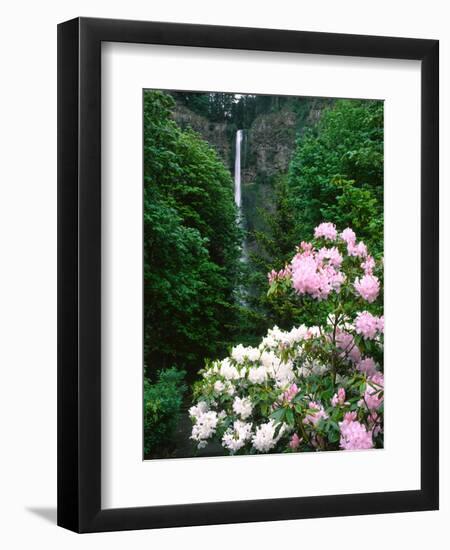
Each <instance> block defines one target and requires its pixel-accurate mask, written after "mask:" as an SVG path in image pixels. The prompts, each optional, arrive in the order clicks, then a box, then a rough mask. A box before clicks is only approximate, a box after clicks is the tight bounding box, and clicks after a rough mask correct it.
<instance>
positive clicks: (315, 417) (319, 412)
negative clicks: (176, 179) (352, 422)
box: [303, 401, 328, 426]
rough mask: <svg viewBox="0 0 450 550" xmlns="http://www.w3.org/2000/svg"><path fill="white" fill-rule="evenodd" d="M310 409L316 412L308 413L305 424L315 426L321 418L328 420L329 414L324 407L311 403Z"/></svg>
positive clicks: (304, 420) (314, 402)
mask: <svg viewBox="0 0 450 550" xmlns="http://www.w3.org/2000/svg"><path fill="white" fill-rule="evenodd" d="M308 408H309V409H314V412H310V413H308V414H307V415H306V416H305V418H304V419H303V423H304V424H311V425H313V426H315V425H316V424H317V423H318V422H319V420H320V419H321V418H323V419H324V420H326V419H327V418H328V415H327V413H326V412H325V411H324V409H323V407H322V405H321V404H320V403H317V402H316V401H310V402H309V405H308Z"/></svg>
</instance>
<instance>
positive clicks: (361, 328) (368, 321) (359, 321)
mask: <svg viewBox="0 0 450 550" xmlns="http://www.w3.org/2000/svg"><path fill="white" fill-rule="evenodd" d="M379 326H380V323H379V318H378V317H375V315H372V314H371V313H369V312H368V311H361V312H360V313H358V315H357V316H356V318H355V329H356V332H357V333H358V334H361V335H362V336H363V338H364V339H365V340H367V339H370V340H373V338H375V336H376V335H377V334H378V330H379Z"/></svg>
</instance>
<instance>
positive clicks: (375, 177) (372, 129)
mask: <svg viewBox="0 0 450 550" xmlns="http://www.w3.org/2000/svg"><path fill="white" fill-rule="evenodd" d="M289 186H290V193H291V197H292V199H291V200H292V206H293V208H294V209H295V212H296V233H297V236H298V240H299V241H301V240H303V239H304V238H306V236H307V235H309V234H310V233H311V231H312V230H313V229H314V227H315V226H317V225H318V224H319V223H321V222H322V221H323V220H324V219H331V220H333V222H334V223H336V224H337V225H338V226H343V227H345V226H351V227H352V228H353V229H354V230H355V231H356V232H357V233H358V235H360V237H361V238H362V239H363V240H364V241H365V242H366V243H367V244H368V245H369V246H370V247H371V249H372V250H373V253H374V255H375V256H379V255H381V254H382V250H383V103H382V102H380V101H367V100H361V101H357V100H339V101H337V102H336V103H335V104H334V105H333V106H332V107H331V108H329V109H327V110H325V111H324V113H323V114H322V117H321V120H320V121H319V123H318V125H317V126H316V127H315V128H314V129H309V130H308V131H307V132H306V133H305V134H304V135H303V136H302V137H301V138H300V139H299V140H298V144H297V148H296V151H295V154H294V156H293V159H292V162H291V166H290V171H289Z"/></svg>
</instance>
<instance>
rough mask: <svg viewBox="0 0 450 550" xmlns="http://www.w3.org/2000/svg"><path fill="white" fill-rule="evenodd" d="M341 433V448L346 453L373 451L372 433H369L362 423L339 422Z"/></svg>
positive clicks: (352, 421) (354, 421) (353, 421)
mask: <svg viewBox="0 0 450 550" xmlns="http://www.w3.org/2000/svg"><path fill="white" fill-rule="evenodd" d="M339 428H340V431H341V439H340V443H339V444H340V447H341V449H344V450H346V451H354V450H358V449H371V448H372V447H373V441H372V433H371V432H368V431H367V430H366V428H365V426H363V425H362V424H361V423H360V422H358V421H356V420H351V421H347V420H344V421H343V422H339Z"/></svg>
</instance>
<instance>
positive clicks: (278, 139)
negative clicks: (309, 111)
mask: <svg viewBox="0 0 450 550" xmlns="http://www.w3.org/2000/svg"><path fill="white" fill-rule="evenodd" d="M296 126H297V119H296V115H295V113H294V112H292V111H279V112H277V113H268V114H264V115H259V116H258V117H257V118H256V119H255V120H254V122H253V124H252V125H251V126H250V128H249V129H248V130H247V131H245V133H244V136H245V141H244V173H243V181H244V183H252V182H254V181H255V180H256V179H257V176H263V177H264V179H267V178H271V177H272V176H275V175H277V174H283V173H286V172H287V170H288V168H289V163H290V161H291V158H292V154H293V152H294V148H295V138H296Z"/></svg>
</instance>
